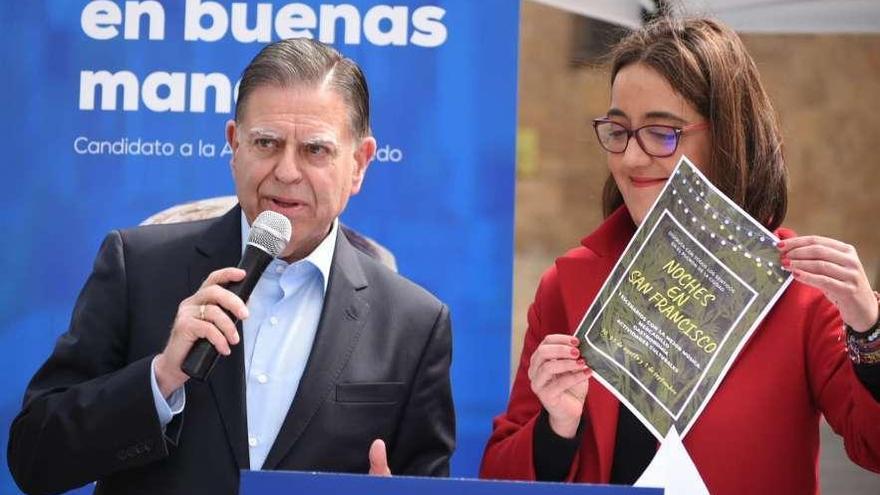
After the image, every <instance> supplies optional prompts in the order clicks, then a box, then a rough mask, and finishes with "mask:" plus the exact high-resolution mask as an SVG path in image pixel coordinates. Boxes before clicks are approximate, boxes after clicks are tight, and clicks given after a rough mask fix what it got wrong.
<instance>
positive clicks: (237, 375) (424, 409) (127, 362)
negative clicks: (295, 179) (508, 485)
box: [8, 207, 455, 494]
mask: <svg viewBox="0 0 880 495" xmlns="http://www.w3.org/2000/svg"><path fill="white" fill-rule="evenodd" d="M240 256H241V230H240V209H239V208H237V207H236V208H234V209H232V210H231V211H230V212H229V213H227V214H225V215H224V216H223V217H220V218H219V219H213V220H204V221H199V222H188V223H180V224H171V225H155V226H147V227H140V228H136V229H133V230H126V231H114V232H112V233H110V234H109V235H108V236H107V238H106V239H105V240H104V243H103V245H102V247H101V250H100V252H99V254H98V257H97V260H96V261H95V266H94V269H93V271H92V274H91V276H90V277H89V279H88V281H87V282H86V284H85V286H84V288H83V290H82V293H81V294H80V296H79V299H78V300H77V303H76V306H75V308H74V311H73V316H72V318H71V323H70V328H69V330H68V331H67V332H66V333H65V334H63V335H62V336H61V337H60V338H59V339H58V342H57V344H56V347H55V350H54V352H53V353H52V355H51V356H50V357H49V359H48V361H47V362H46V363H45V364H44V365H43V366H42V367H41V368H40V370H39V371H38V372H37V374H36V375H35V376H34V378H33V380H32V381H31V383H30V385H29V386H28V390H27V392H26V394H25V399H24V406H23V408H22V411H21V413H20V414H19V415H18V416H17V417H16V419H15V420H14V421H13V424H12V427H11V431H10V437H9V447H8V461H9V467H10V470H11V471H12V474H13V476H14V477H15V480H16V482H17V483H18V484H19V486H20V487H21V488H22V489H23V490H25V491H26V492H29V493H55V492H59V491H63V490H67V489H71V488H73V487H76V486H79V485H83V484H85V483H88V482H91V481H95V480H97V481H98V485H97V488H96V490H95V492H96V493H126V494H130V493H145V494H146V493H149V494H158V493H181V494H194V493H205V494H223V493H235V492H237V491H238V479H239V470H240V469H248V466H249V461H248V445H247V421H246V412H245V400H244V397H245V382H244V371H243V370H244V365H243V357H242V356H243V352H242V347H241V345H237V346H233V353H232V355H231V356H230V357H226V358H221V359H220V362H218V363H217V366H216V368H215V369H214V371H213V373H212V374H211V376H210V378H209V379H208V381H207V382H205V383H198V382H195V381H194V380H190V381H189V382H187V384H186V407H185V409H184V411H183V413H181V414H179V415H177V416H176V417H175V418H174V420H173V421H172V422H171V423H170V424H169V425H168V427H167V428H166V431H165V432H164V433H163V431H162V429H161V427H160V425H159V421H158V418H157V414H156V408H155V406H154V403H153V396H152V392H151V389H150V362H151V360H152V359H153V357H154V356H155V355H156V354H157V353H159V352H161V351H162V349H163V348H164V346H165V342H166V340H167V339H168V334H169V330H170V328H171V326H172V323H173V320H174V317H175V314H176V312H177V307H178V305H179V304H180V302H181V300H183V299H185V298H186V297H188V296H189V295H191V294H193V293H194V292H195V291H196V289H197V288H198V287H199V285H200V284H201V282H202V281H203V280H204V279H205V277H206V276H207V275H208V273H210V272H211V271H213V270H217V269H219V268H222V267H227V266H235V265H236V264H237V263H238V259H239V258H240ZM450 361H451V334H450V323H449V312H448V310H447V308H446V306H445V305H443V304H442V303H441V302H440V301H438V300H437V299H436V298H435V297H433V296H432V295H431V294H429V293H428V292H426V291H425V290H423V289H421V288H420V287H418V286H416V285H415V284H413V283H411V282H409V281H407V280H406V279H404V278H402V277H400V276H398V275H397V274H395V273H393V272H391V271H390V270H388V269H386V268H385V267H384V266H381V265H380V264H379V263H377V262H376V261H374V260H372V259H371V258H369V257H368V256H366V255H364V254H363V253H361V252H360V251H358V250H356V249H354V248H353V247H352V246H351V245H350V244H349V242H348V241H347V239H346V237H345V236H344V235H342V234H341V233H340V235H339V236H338V239H337V242H336V251H335V254H334V258H333V265H332V268H331V270H330V282H329V286H328V288H327V294H326V296H325V299H324V308H323V311H322V314H321V320H320V323H319V325H318V331H317V335H316V337H315V342H314V345H313V347H312V351H311V354H310V356H309V360H308V364H307V365H306V369H305V372H304V374H303V377H302V381H301V382H300V385H299V389H298V390H297V393H296V396H295V397H294V400H293V403H292V405H291V408H290V410H289V411H288V413H287V417H286V419H285V421H284V424H283V425H282V427H281V430H280V432H279V434H278V437H277V439H276V441H275V444H274V445H273V446H272V448H271V450H270V452H269V455H268V457H267V459H266V462H265V464H264V466H263V469H287V470H316V471H343V472H360V473H365V472H367V471H368V469H369V462H368V458H367V452H368V449H369V446H370V443H371V441H372V440H373V439H374V438H383V439H385V441H386V444H387V446H388V457H389V464H390V467H391V469H392V472H394V473H395V474H410V475H428V476H443V475H447V474H448V469H449V468H448V466H449V456H450V455H451V453H452V450H453V447H454V442H455V420H454V412H453V407H452V396H451V391H450V384H449V366H450Z"/></svg>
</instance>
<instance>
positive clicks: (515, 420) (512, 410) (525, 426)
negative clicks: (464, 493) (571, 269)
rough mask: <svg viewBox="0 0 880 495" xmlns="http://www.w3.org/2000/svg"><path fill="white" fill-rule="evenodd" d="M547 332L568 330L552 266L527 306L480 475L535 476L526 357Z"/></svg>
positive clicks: (536, 405)
mask: <svg viewBox="0 0 880 495" xmlns="http://www.w3.org/2000/svg"><path fill="white" fill-rule="evenodd" d="M551 333H571V330H570V329H569V328H568V323H567V321H566V319H565V311H564V308H563V306H562V297H561V295H560V292H559V285H558V282H557V279H556V267H555V266H552V267H550V268H549V269H548V270H547V271H546V272H545V273H544V276H543V277H542V278H541V283H540V284H539V285H538V290H537V292H536V294H535V300H534V302H533V303H532V305H531V306H530V307H529V312H528V329H527V330H526V335H525V341H524V342H523V349H522V355H521V356H520V362H519V368H518V369H517V372H516V379H515V380H514V382H513V389H512V390H511V392H510V402H509V403H508V406H507V411H506V412H505V413H503V414H501V415H499V416H497V417H496V418H495V419H494V421H493V424H492V436H491V437H490V438H489V442H488V444H487V445H486V450H485V452H484V453H483V461H482V464H481V466H480V477H481V478H490V479H515V480H530V481H534V480H535V463H534V457H533V449H532V445H533V441H534V432H535V422H536V421H537V419H538V416H539V414H540V412H541V403H540V401H539V400H538V397H537V396H536V395H535V394H534V393H533V392H532V389H531V384H530V382H529V377H528V370H529V360H530V359H531V357H532V353H533V352H535V348H537V347H538V344H540V343H541V341H542V340H543V339H544V337H545V336H547V335H548V334H551ZM578 455H580V454H578ZM578 455H576V456H575V459H574V460H573V462H572V471H571V472H570V473H569V476H568V480H569V481H570V480H571V479H572V478H573V476H574V471H575V469H576V466H577V465H578Z"/></svg>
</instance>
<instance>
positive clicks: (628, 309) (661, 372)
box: [575, 157, 791, 440]
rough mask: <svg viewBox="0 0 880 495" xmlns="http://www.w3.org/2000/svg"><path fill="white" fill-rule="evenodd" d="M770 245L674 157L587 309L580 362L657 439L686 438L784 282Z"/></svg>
mask: <svg viewBox="0 0 880 495" xmlns="http://www.w3.org/2000/svg"><path fill="white" fill-rule="evenodd" d="M778 240H779V239H777V238H776V237H775V236H774V235H773V233H771V232H770V231H768V230H767V229H766V228H764V227H763V226H762V225H761V224H760V223H758V222H757V221H755V220H754V219H753V218H751V217H750V216H749V215H748V214H747V213H745V212H744V211H743V210H742V209H741V208H740V207H739V206H737V205H736V204H735V203H734V202H733V201H731V200H730V199H728V198H727V197H726V196H724V194H723V193H721V191H719V190H718V189H717V188H716V187H715V186H714V185H712V184H711V183H710V182H709V180H708V179H707V178H706V177H705V176H704V175H703V174H702V173H700V171H699V170H698V169H697V168H696V167H695V166H694V165H693V164H692V163H691V162H690V161H689V160H688V159H687V158H686V157H682V159H681V161H680V162H679V164H678V165H677V166H676V168H675V170H674V171H673V173H672V176H671V178H670V180H669V181H668V182H667V184H666V185H665V186H664V189H663V191H662V192H661V194H660V196H659V197H658V199H657V201H656V202H655V203H654V206H653V207H652V208H651V211H650V212H649V213H648V215H647V216H646V218H645V220H644V222H642V225H641V226H639V229H638V230H637V231H636V233H635V235H634V236H633V238H632V240H631V241H630V243H629V245H628V246H627V248H626V250H625V251H624V253H623V255H622V256H621V258H620V260H618V262H617V265H616V266H615V267H614V270H612V272H611V275H610V276H609V278H608V279H607V280H606V281H605V284H604V285H603V287H602V289H601V290H600V292H599V294H598V296H597V297H596V299H595V300H594V301H593V303H592V305H591V306H590V308H589V309H588V310H587V313H586V315H585V316H584V318H583V320H582V321H581V323H580V325H579V326H578V329H577V332H576V333H575V335H576V336H577V337H578V338H579V339H580V340H581V353H582V354H583V356H584V358H585V359H586V361H587V363H589V365H590V367H592V368H593V370H594V371H595V374H594V376H595V377H596V378H597V379H598V380H599V381H600V382H601V383H602V384H603V385H605V386H606V387H608V388H609V390H611V391H612V392H613V393H614V394H615V395H616V396H617V397H618V399H620V400H621V401H622V402H623V403H624V404H625V405H626V406H627V407H629V408H630V410H631V411H633V413H634V414H635V415H636V416H637V417H638V418H639V419H640V420H641V421H642V422H643V423H644V424H645V426H647V427H648V429H649V430H650V431H651V432H652V433H653V434H654V435H655V436H656V437H657V439H658V440H662V439H663V438H664V437H665V436H666V434H667V432H668V431H669V429H670V427H672V426H675V428H676V430H677V431H680V432H681V435H682V437H684V435H686V434H687V432H688V431H689V430H690V428H691V426H693V424H694V422H695V421H696V419H697V417H698V416H699V414H700V412H702V410H703V408H704V407H705V406H706V404H707V403H708V401H709V400H710V399H711V398H712V394H713V393H714V392H715V391H716V390H717V389H718V387H719V386H724V385H723V378H724V375H725V374H726V373H727V371H728V370H729V369H730V366H731V364H732V363H733V361H734V359H735V358H736V356H737V355H738V354H739V352H740V350H741V349H742V348H743V346H744V345H745V343H746V342H747V341H748V339H749V337H750V336H751V334H752V333H753V332H754V331H755V329H756V328H757V326H758V324H759V323H760V322H761V320H762V319H763V318H764V316H765V315H766V314H767V311H769V310H770V308H771V307H772V306H773V304H774V303H775V302H776V300H777V299H778V298H779V296H780V295H781V294H782V292H783V291H784V290H785V288H786V287H787V286H788V284H789V283H790V282H791V276H790V274H789V273H788V272H787V271H785V270H784V269H783V268H782V267H781V266H780V265H779V254H778V251H777V248H776V246H775V245H776V242H778Z"/></svg>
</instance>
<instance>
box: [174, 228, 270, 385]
mask: <svg viewBox="0 0 880 495" xmlns="http://www.w3.org/2000/svg"><path fill="white" fill-rule="evenodd" d="M271 262H272V256H271V255H270V254H269V253H267V252H265V251H263V250H262V249H260V248H257V247H254V246H251V245H250V244H248V246H247V248H246V249H245V250H244V254H243V255H242V256H241V261H240V262H239V263H238V268H241V269H242V270H244V271H245V272H247V273H246V274H245V276H244V278H243V279H242V280H241V281H239V282H232V283H229V284H226V285H224V286H223V287H225V288H226V290H228V291H229V292H232V293H233V294H235V295H237V296H238V297H239V298H241V300H242V301H244V302H245V304H247V300H248V298H249V297H250V296H251V292H253V290H254V287H256V285H257V282H258V281H259V280H260V277H261V276H262V275H263V272H264V271H265V270H266V267H267V266H269V263H271ZM221 309H222V308H221ZM223 311H224V312H225V313H226V315H227V316H229V318H230V319H231V320H232V323H234V324H235V325H236V326H238V318H236V317H235V316H233V315H232V313H230V312H229V311H226V310H225V309H224V310H223ZM239 336H240V335H239ZM239 341H240V339H239ZM219 357H220V353H219V352H217V349H215V348H214V345H213V344H211V342H210V341H209V340H208V339H199V340H197V341H196V343H195V344H193V346H192V348H191V349H190V350H189V353H187V355H186V359H184V360H183V364H182V365H181V367H180V368H181V369H182V370H183V372H184V373H186V374H187V375H189V377H190V378H195V379H196V380H198V381H205V380H207V379H208V375H209V374H210V373H211V370H213V369H214V365H215V364H217V358H219Z"/></svg>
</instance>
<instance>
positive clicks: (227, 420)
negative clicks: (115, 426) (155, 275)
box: [187, 206, 250, 469]
mask: <svg viewBox="0 0 880 495" xmlns="http://www.w3.org/2000/svg"><path fill="white" fill-rule="evenodd" d="M239 259H241V208H240V207H238V206H236V207H235V208H233V209H231V210H229V212H227V213H226V214H224V215H223V216H222V217H220V218H219V219H217V221H216V222H214V224H213V225H211V226H210V227H209V228H208V230H207V231H206V232H205V235H204V237H203V238H202V239H201V240H200V242H199V244H198V245H197V246H196V253H195V256H194V258H193V263H192V264H191V265H190V272H189V283H190V293H195V291H196V290H198V288H199V286H200V285H201V284H202V282H203V281H204V280H205V278H206V277H207V276H208V274H210V273H211V272H212V271H214V270H218V269H220V268H225V267H229V266H236V265H237V264H238V261H239ZM238 330H239V332H241V323H239V324H238ZM231 348H232V354H231V355H230V356H227V357H223V356H221V357H220V359H219V361H218V362H217V365H216V366H215V367H214V370H213V371H212V372H211V374H210V375H209V377H208V380H207V386H209V387H210V388H211V395H212V396H213V397H214V401H215V402H216V403H217V409H218V410H219V412H220V417H221V420H222V422H223V426H224V427H225V430H226V438H227V440H228V441H229V445H230V448H231V449H232V453H233V455H234V457H235V460H236V462H237V463H238V467H239V468H240V469H249V467H250V461H249V458H248V446H247V413H246V411H245V404H246V402H245V382H244V349H243V346H242V345H234V346H231ZM187 386H190V387H203V386H206V385H205V384H203V383H198V382H196V381H194V380H190V381H189V382H187Z"/></svg>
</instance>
